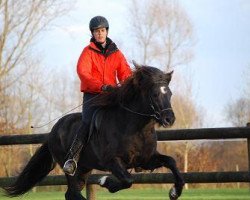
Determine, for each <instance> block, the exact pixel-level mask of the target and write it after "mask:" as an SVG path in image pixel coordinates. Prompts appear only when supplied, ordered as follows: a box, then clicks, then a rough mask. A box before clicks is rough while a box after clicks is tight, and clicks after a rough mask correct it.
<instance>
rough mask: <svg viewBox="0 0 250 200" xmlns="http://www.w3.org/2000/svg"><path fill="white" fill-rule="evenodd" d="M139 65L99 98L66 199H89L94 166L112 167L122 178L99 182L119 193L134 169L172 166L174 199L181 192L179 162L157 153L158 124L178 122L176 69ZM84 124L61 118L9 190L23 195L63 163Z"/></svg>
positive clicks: (78, 117) (77, 116)
mask: <svg viewBox="0 0 250 200" xmlns="http://www.w3.org/2000/svg"><path fill="white" fill-rule="evenodd" d="M134 65H135V67H136V70H135V71H134V73H133V75H132V76H131V77H130V78H129V79H127V80H126V81H125V82H124V83H123V84H122V85H121V86H120V87H118V88H116V89H115V90H114V91H113V92H111V93H107V94H102V95H100V96H98V97H97V98H96V99H94V100H93V106H99V107H101V109H99V111H98V112H97V114H96V115H95V118H94V119H93V120H92V121H93V122H92V133H90V135H89V136H88V140H87V144H86V146H85V148H84V150H83V151H82V152H81V155H80V160H79V162H78V168H77V171H76V173H75V175H74V176H68V175H66V178H67V183H68V189H67V192H66V193H65V199H66V200H84V199H85V198H84V197H83V196H82V195H81V190H82V189H83V187H84V185H85V180H86V177H87V176H88V174H90V172H91V170H92V169H98V170H102V171H110V172H111V173H112V174H113V175H114V176H115V177H116V178H113V176H108V175H107V176H104V177H102V178H101V179H100V180H99V184H100V185H101V186H102V187H106V188H107V189H108V190H109V191H110V192H117V191H119V190H121V189H125V188H129V187H131V185H132V183H133V177H132V176H131V174H130V173H129V172H128V169H131V168H135V169H137V168H141V169H145V170H154V169H156V168H159V167H167V168H169V169H170V170H171V171H172V173H173V175H174V178H175V184H174V186H173V187H172V188H171V190H170V192H169V197H170V199H171V200H175V199H178V197H179V196H180V195H181V193H182V189H183V185H184V181H183V178H182V176H181V174H180V172H179V171H178V169H177V167H176V163H175V160H174V159H173V158H172V157H170V156H166V155H162V154H160V153H159V152H157V150H156V146H157V135H156V133H155V129H154V125H155V123H159V124H160V125H162V126H164V127H167V126H170V125H172V124H173V123H174V121H175V116H174V112H173V110H172V107H171V104H170V98H171V95H172V94H171V91H170V89H169V82H170V80H171V76H172V72H171V73H163V72H162V71H161V70H159V69H157V68H154V67H149V66H139V65H138V64H136V63H134ZM80 123H81V114H80V113H74V114H69V115H67V116H64V117H63V118H61V119H60V120H58V122H57V123H56V124H55V125H54V127H53V128H52V130H51V132H50V134H49V136H48V139H47V141H46V142H45V143H44V144H43V145H42V146H41V147H40V148H39V149H38V150H37V151H36V153H35V154H34V155H33V157H32V158H31V159H30V161H29V162H28V164H27V165H26V167H25V168H24V170H23V171H22V172H21V174H20V175H19V176H18V178H17V180H16V182H15V183H14V184H13V185H11V186H9V187H5V188H4V189H5V191H6V194H7V195H8V196H18V195H22V194H24V193H26V192H28V191H29V190H30V189H31V188H32V187H34V186H35V185H36V184H37V183H38V182H40V181H41V180H42V179H43V178H44V177H46V176H47V175H48V173H49V172H50V171H51V170H52V169H53V168H54V166H55V163H58V164H59V165H60V166H61V167H62V166H63V164H64V162H65V157H66V154H67V152H68V150H69V148H70V145H71V143H72V141H73V139H74V137H75V134H76V133H77V129H78V127H79V125H80Z"/></svg>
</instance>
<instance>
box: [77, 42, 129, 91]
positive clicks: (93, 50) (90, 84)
mask: <svg viewBox="0 0 250 200" xmlns="http://www.w3.org/2000/svg"><path fill="white" fill-rule="evenodd" d="M109 42H110V44H109V45H108V48H107V50H106V52H105V53H103V52H101V50H100V49H99V48H98V47H97V46H96V44H95V43H94V42H90V44H89V45H88V46H87V47H85V48H84V49H83V52H82V54H81V56H80V58H79V60H78V64H77V73H78V76H79V78H80V80H81V91H82V92H89V93H100V92H101V87H102V86H103V85H112V86H116V85H117V79H118V80H119V81H120V82H121V81H124V80H125V79H126V78H128V77H129V76H130V75H131V74H132V72H131V69H130V67H129V65H128V63H127V61H126V59H125V57H124V55H123V54H122V52H121V51H120V50H119V49H118V48H117V47H116V45H115V43H113V42H112V41H111V40H110V39H109Z"/></svg>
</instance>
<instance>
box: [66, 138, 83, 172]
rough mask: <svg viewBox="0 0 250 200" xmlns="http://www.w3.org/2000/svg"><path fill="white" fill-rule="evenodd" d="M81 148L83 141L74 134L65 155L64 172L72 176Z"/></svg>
mask: <svg viewBox="0 0 250 200" xmlns="http://www.w3.org/2000/svg"><path fill="white" fill-rule="evenodd" d="M82 148H83V142H82V141H81V140H80V139H78V138H77V136H76V137H75V139H74V141H73V143H72V145H71V147H70V150H69V152H68V154H67V156H66V157H67V160H66V162H65V163H64V166H63V171H64V173H66V174H68V175H70V176H74V174H75V172H76V169H77V163H78V161H79V157H80V153H81V150H82Z"/></svg>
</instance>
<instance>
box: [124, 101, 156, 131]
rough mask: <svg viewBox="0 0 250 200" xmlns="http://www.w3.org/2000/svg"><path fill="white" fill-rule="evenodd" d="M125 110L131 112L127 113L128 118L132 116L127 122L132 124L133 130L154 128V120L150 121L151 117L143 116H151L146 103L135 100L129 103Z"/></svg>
mask: <svg viewBox="0 0 250 200" xmlns="http://www.w3.org/2000/svg"><path fill="white" fill-rule="evenodd" d="M127 108H129V109H130V110H131V112H130V111H128V112H130V115H129V116H132V118H130V119H128V120H129V121H131V122H132V124H133V126H134V129H136V131H140V130H142V129H144V128H146V127H147V128H152V127H154V120H153V119H152V117H150V116H144V115H145V114H146V115H151V114H153V113H152V110H151V108H150V105H149V103H148V102H145V101H143V100H138V99H137V100H136V101H131V102H130V103H129V105H128V106H127Z"/></svg>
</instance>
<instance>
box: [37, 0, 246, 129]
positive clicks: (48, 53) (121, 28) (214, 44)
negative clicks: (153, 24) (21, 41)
mask: <svg viewBox="0 0 250 200" xmlns="http://www.w3.org/2000/svg"><path fill="white" fill-rule="evenodd" d="M179 2H180V5H182V6H183V7H184V8H185V10H186V12H187V13H188V15H189V17H190V20H191V21H192V24H193V26H194V33H195V37H196V38H197V43H196V45H195V47H194V53H195V57H194V59H193V61H192V62H191V63H189V64H188V66H187V67H188V69H189V71H191V72H192V73H193V75H192V76H193V86H194V90H195V91H194V94H195V97H196V102H197V103H198V104H199V105H201V106H202V107H203V108H204V109H205V110H206V112H207V117H206V126H209V127H223V126H229V125H230V124H229V123H228V122H227V121H226V120H225V118H224V112H223V111H224V107H225V105H226V103H228V102H229V101H231V100H233V99H236V98H237V97H238V96H239V95H241V94H242V92H243V86H244V84H245V80H244V78H245V79H246V78H247V77H244V76H243V74H244V70H246V68H247V66H249V65H250V1H249V0H230V1H228V0H181V1H179ZM126 3H127V1H126V0H107V1H105V2H104V1H102V0H91V1H89V0H78V1H77V5H76V7H75V9H74V10H73V11H72V12H71V13H70V14H69V15H68V16H66V17H64V18H63V19H61V20H59V22H57V24H58V26H57V27H54V28H53V29H51V30H50V31H48V32H46V33H45V34H44V35H43V37H42V40H41V42H39V45H38V46H37V48H38V51H39V52H41V55H42V56H43V57H44V59H45V65H46V66H48V67H50V68H52V67H54V68H60V69H62V70H65V71H66V72H67V73H68V72H70V73H69V74H71V72H72V74H73V75H76V74H75V66H76V62H77V60H78V57H79V55H80V53H81V51H82V48H83V47H84V46H86V45H87V44H88V41H89V38H90V33H89V30H88V23H89V20H90V19H91V18H92V17H93V16H96V15H103V16H105V17H106V18H107V19H108V20H109V22H110V26H111V28H110V37H111V38H112V39H113V40H114V41H115V42H116V43H117V44H118V46H119V45H120V47H121V48H122V50H123V52H124V54H125V56H126V52H127V54H129V53H128V52H129V50H128V49H123V46H124V45H123V43H124V42H127V41H129V37H128V36H127V35H128V34H127V31H128V30H126V28H125V27H126V24H127V23H128V21H127V17H126V15H127V7H126ZM128 59H135V60H136V58H128ZM249 78H250V77H249ZM69 109H70V108H69Z"/></svg>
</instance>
